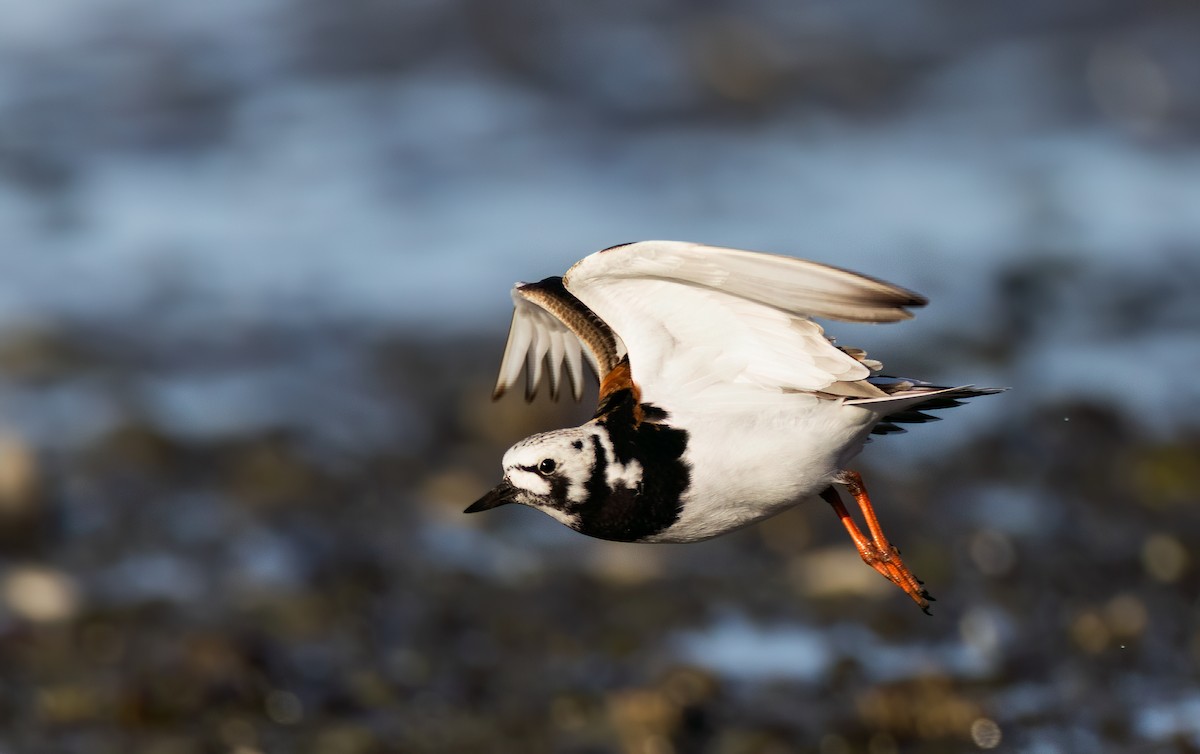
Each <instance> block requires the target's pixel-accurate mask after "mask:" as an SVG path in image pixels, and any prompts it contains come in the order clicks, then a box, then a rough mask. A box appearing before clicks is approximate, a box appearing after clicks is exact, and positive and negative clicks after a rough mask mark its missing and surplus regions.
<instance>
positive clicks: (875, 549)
mask: <svg viewBox="0 0 1200 754" xmlns="http://www.w3.org/2000/svg"><path fill="white" fill-rule="evenodd" d="M841 481H842V483H843V484H845V485H846V489H848V490H849V491H850V494H851V495H853V496H854V500H855V502H857V503H858V508H859V510H861V511H862V514H863V519H864V520H865V521H866V522H867V531H869V532H870V533H871V536H870V537H867V536H866V535H865V534H863V533H862V531H861V530H859V528H858V524H856V523H854V519H853V518H851V517H850V512H849V511H847V510H846V506H845V505H844V504H843V503H842V497H841V495H839V494H838V491H837V490H836V489H834V488H833V487H827V488H825V491H824V492H822V493H821V498H822V499H823V500H824V501H825V502H827V503H829V504H830V505H831V506H833V511H834V513H836V514H837V515H838V518H840V519H841V520H842V525H843V526H845V527H846V531H847V532H849V533H850V538H851V539H852V540H854V546H855V547H857V548H858V554H859V555H860V556H861V557H862V559H863V562H864V563H866V564H867V565H869V566H871V567H872V568H874V569H875V570H876V571H878V572H879V573H881V574H882V575H883V576H884V578H886V579H887V580H888V581H890V582H892V583H893V584H895V585H896V586H898V587H900V588H901V589H903V590H904V592H905V594H907V595H908V596H909V597H912V599H913V602H916V603H917V605H918V606H920V608H921V609H922V610H924V611H925V614H926V615H928V614H929V602H930V601H931V600H933V597H930V596H929V592H927V591H925V587H923V586H922V585H921V583H922V582H921V580H920V579H918V578H917V577H916V576H914V575H913V573H912V571H910V570H908V566H906V565H904V561H903V560H901V559H900V551H899V550H898V549H896V548H895V547H894V546H893V545H892V543H891V542H888V540H887V537H886V536H884V534H883V528H882V527H881V526H880V525H879V519H878V518H877V517H876V516H875V508H874V507H872V505H871V498H870V497H868V496H867V488H866V487H864V486H863V481H862V476H861V475H860V474H859V473H858V472H857V471H846V472H843V474H842V480H841Z"/></svg>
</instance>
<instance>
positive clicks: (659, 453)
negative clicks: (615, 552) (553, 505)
mask: <svg viewBox="0 0 1200 754" xmlns="http://www.w3.org/2000/svg"><path fill="white" fill-rule="evenodd" d="M618 396H624V397H623V400H622V399H620V398H618ZM614 398H616V400H614ZM605 404H606V405H607V406H608V408H609V411H608V412H607V413H606V414H605V415H604V416H603V417H601V418H600V419H599V420H598V421H597V424H598V425H600V426H602V427H604V428H606V429H607V430H608V436H609V439H610V441H611V442H612V446H613V455H614V456H616V458H615V460H616V461H617V462H619V463H621V464H622V465H624V464H628V463H630V462H631V461H635V460H636V461H637V462H638V463H639V464H640V465H641V467H642V478H641V480H640V481H639V482H637V483H636V485H635V486H634V487H632V488H631V487H627V486H624V485H619V486H617V487H615V488H610V487H609V486H608V482H607V480H606V479H605V474H606V472H607V470H608V466H609V459H608V454H607V453H606V452H605V448H604V445H603V444H602V443H601V441H600V438H599V437H598V436H595V435H593V436H592V446H593V448H594V450H595V455H596V458H595V463H594V464H593V466H592V473H591V476H590V477H589V478H588V481H587V485H586V486H587V492H588V496H587V501H586V502H585V503H584V504H583V505H581V506H579V507H577V508H576V509H574V510H573V511H572V512H575V513H578V514H579V524H578V526H577V527H576V528H577V529H578V530H579V531H580V532H582V533H584V534H587V535H588V536H591V537H598V538H600V539H611V540H616V541H619V542H633V541H637V540H639V539H645V538H646V537H649V536H652V535H654V534H657V533H659V532H661V531H663V530H664V529H666V528H667V527H669V526H671V524H673V523H675V522H676V521H678V520H679V512H680V508H681V502H680V498H681V497H682V496H683V493H684V492H685V491H686V490H687V488H688V485H689V484H691V470H690V469H689V468H688V465H687V464H686V463H685V462H684V461H683V452H684V450H686V449H687V438H688V434H687V432H685V431H684V430H682V429H675V428H674V427H671V426H669V425H666V424H656V423H653V422H648V421H643V422H641V423H636V422H635V421H634V413H633V412H634V409H635V408H636V406H635V404H634V401H633V393H632V391H630V390H619V391H616V392H615V393H613V394H612V395H610V396H609V399H608V400H606V401H605ZM650 409H651V410H652V411H653V412H657V413H658V414H660V415H662V416H664V417H665V416H666V412H665V411H662V410H661V409H658V408H656V407H653V406H650ZM641 410H642V412H643V413H644V412H645V411H646V406H645V405H643V406H642V407H641Z"/></svg>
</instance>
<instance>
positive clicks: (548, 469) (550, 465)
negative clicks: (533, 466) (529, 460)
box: [538, 458, 558, 474]
mask: <svg viewBox="0 0 1200 754" xmlns="http://www.w3.org/2000/svg"><path fill="white" fill-rule="evenodd" d="M557 465H558V464H556V463H554V459H553V458H547V459H545V460H544V461H542V462H541V463H539V464H538V471H540V472H541V473H543V474H553V473H554V468H555V467H556V466H557Z"/></svg>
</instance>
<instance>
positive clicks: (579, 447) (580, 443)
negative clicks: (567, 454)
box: [571, 440, 583, 450]
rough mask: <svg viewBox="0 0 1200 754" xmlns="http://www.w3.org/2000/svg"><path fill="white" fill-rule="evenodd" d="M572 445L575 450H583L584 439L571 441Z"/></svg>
mask: <svg viewBox="0 0 1200 754" xmlns="http://www.w3.org/2000/svg"><path fill="white" fill-rule="evenodd" d="M571 447H572V448H575V450H583V440H576V441H575V442H573V443H571Z"/></svg>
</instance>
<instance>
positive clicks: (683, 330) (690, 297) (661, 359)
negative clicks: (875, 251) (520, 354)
mask: <svg viewBox="0 0 1200 754" xmlns="http://www.w3.org/2000/svg"><path fill="white" fill-rule="evenodd" d="M564 284H565V286H566V287H567V288H568V289H569V290H570V292H571V293H573V294H574V295H575V296H577V297H578V298H579V300H580V301H582V302H583V303H584V304H585V305H586V306H587V307H588V308H589V309H590V310H591V311H593V312H595V314H596V315H598V316H600V317H602V318H603V319H604V321H605V322H608V323H609V324H610V325H611V326H612V328H613V329H614V330H615V331H616V332H618V333H620V334H621V337H622V338H623V340H624V343H625V344H626V346H627V347H628V350H629V358H630V364H631V366H632V369H633V379H634V381H635V382H637V383H638V384H639V385H640V386H641V388H642V390H643V393H644V394H645V395H646V397H647V400H651V401H656V402H660V403H661V402H663V401H670V402H672V403H677V402H678V401H681V400H685V399H687V398H689V397H691V398H698V397H700V396H704V399H705V400H708V401H710V402H712V403H716V402H724V401H736V402H744V401H747V400H757V399H759V398H762V397H766V396H768V395H770V394H776V395H777V394H778V393H779V392H780V391H783V392H787V393H816V394H821V395H827V396H829V397H835V396H846V397H854V398H869V397H874V396H878V395H880V394H881V391H880V390H879V389H878V388H876V387H874V386H873V385H871V384H870V383H868V382H866V378H867V377H868V376H869V375H870V373H871V368H872V367H876V366H878V364H877V363H876V362H870V363H869V364H867V363H864V361H863V358H862V357H863V354H861V353H858V352H855V351H854V350H853V349H850V350H849V351H844V350H842V349H839V348H838V347H837V346H835V345H833V343H831V342H830V340H829V339H828V338H826V337H825V335H824V330H823V329H822V328H821V326H820V325H818V324H817V323H816V322H813V321H812V320H811V319H810V317H814V316H815V317H823V318H828V319H838V320H844V321H850V322H895V321H898V320H903V319H908V318H910V317H911V316H912V315H911V314H910V313H909V311H908V310H907V308H906V307H916V306H922V305H924V303H925V299H924V298H923V297H921V296H919V295H918V294H915V293H913V292H911V291H907V290H905V289H903V288H899V287H897V286H894V285H891V284H888V283H885V282H883V281H880V280H876V279H874V278H869V277H866V276H864V275H859V274H857V273H853V272H849V271H847V270H842V269H839V268H836V267H829V266H827V265H823V264H819V263H816V262H809V261H806V260H802V259H795V258H792V257H784V256H777V255H773V254H762V253H758V252H751V251H742V250H740V249H724V248H718V247H712V246H704V245H701V244H693V243H684V242H678V241H643V242H640V243H633V244H627V245H624V246H619V247H615V248H612V249H610V250H606V251H603V252H598V253H595V254H592V255H590V256H588V257H585V258H584V259H583V260H581V261H580V262H578V263H577V264H576V265H575V266H573V267H572V268H571V269H570V270H569V271H568V272H567V274H566V275H565V276H564ZM712 403H710V405H712Z"/></svg>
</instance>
